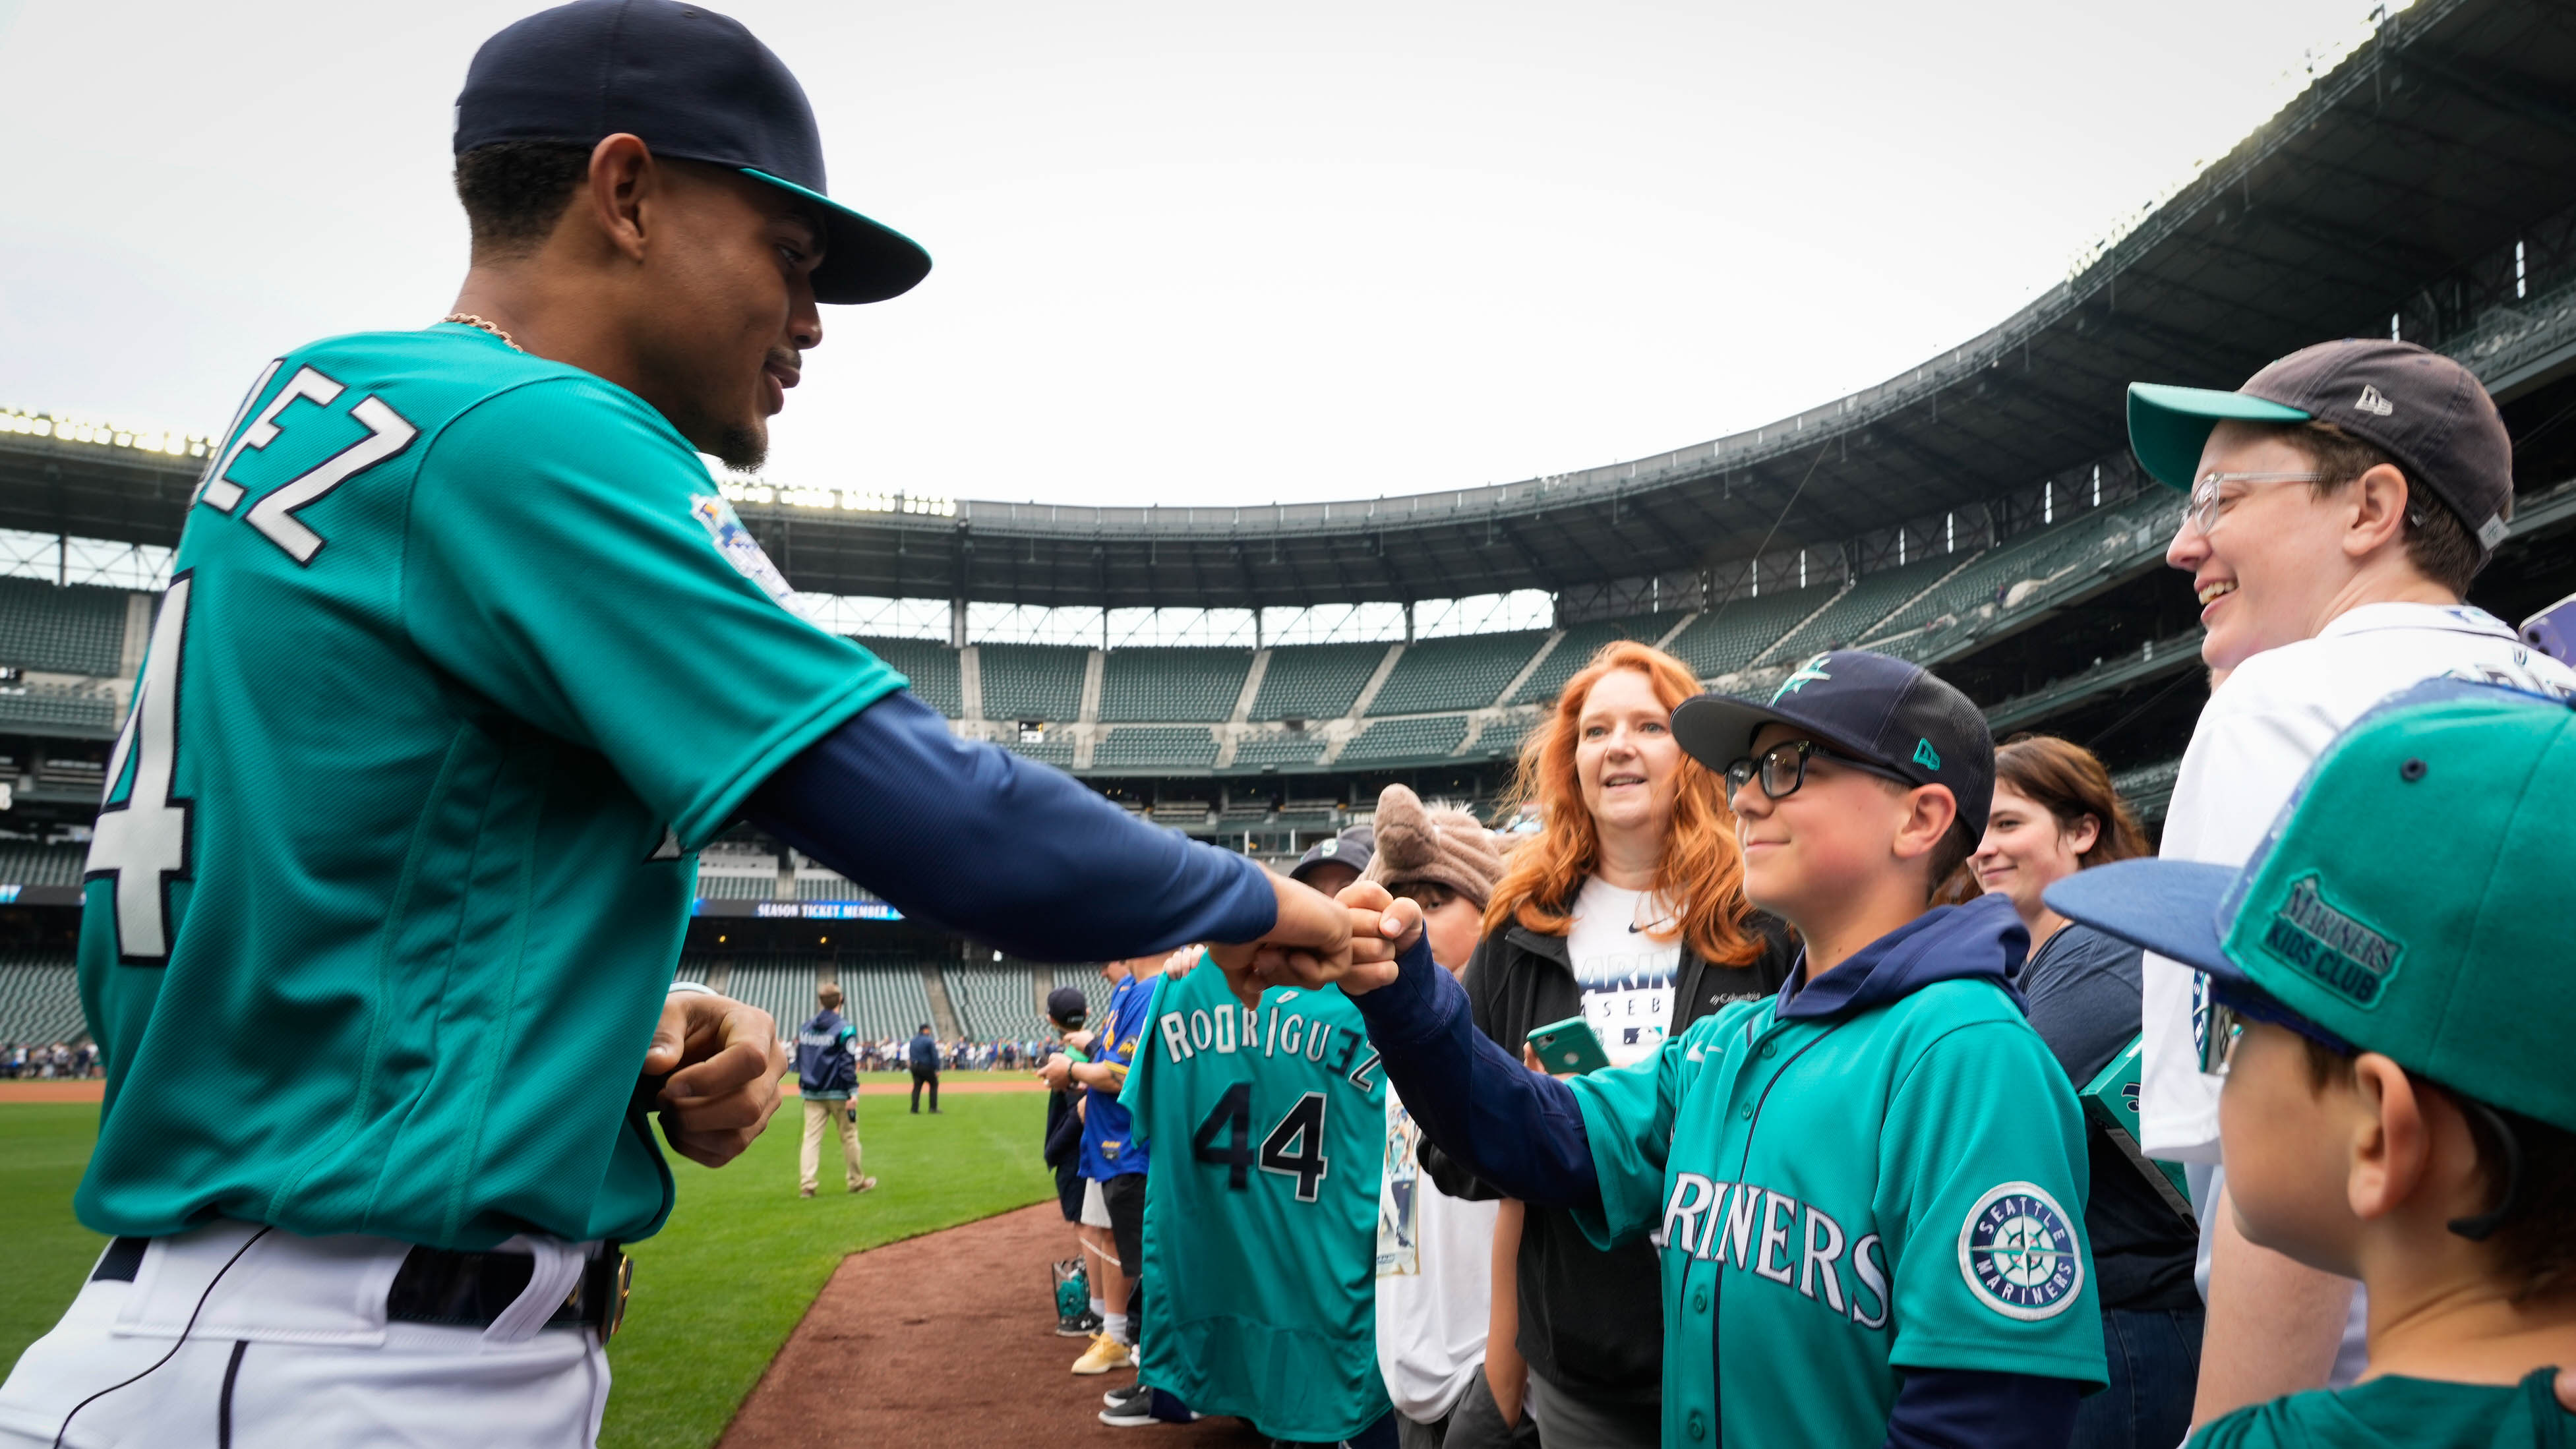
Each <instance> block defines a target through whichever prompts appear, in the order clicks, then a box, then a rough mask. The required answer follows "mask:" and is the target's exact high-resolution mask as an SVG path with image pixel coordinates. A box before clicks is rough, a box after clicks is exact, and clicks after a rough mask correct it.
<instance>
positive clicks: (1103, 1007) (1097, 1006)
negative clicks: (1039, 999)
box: [1055, 966, 1118, 1026]
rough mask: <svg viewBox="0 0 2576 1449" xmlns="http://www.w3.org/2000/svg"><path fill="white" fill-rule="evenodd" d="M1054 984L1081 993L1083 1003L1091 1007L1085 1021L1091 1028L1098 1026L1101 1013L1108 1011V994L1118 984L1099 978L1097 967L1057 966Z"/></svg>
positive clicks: (1116, 987)
mask: <svg viewBox="0 0 2576 1449" xmlns="http://www.w3.org/2000/svg"><path fill="white" fill-rule="evenodd" d="M1055 984H1056V985H1058V986H1071V987H1073V988H1075V989H1077V990H1079V991H1080V992H1081V993H1082V999H1083V1001H1084V1002H1086V1003H1088V1004H1089V1006H1090V1007H1091V1015H1090V1016H1089V1017H1087V1018H1085V1020H1087V1021H1088V1022H1089V1023H1090V1024H1091V1025H1093V1026H1098V1025H1099V1024H1100V1018H1101V1015H1102V1013H1104V1012H1106V1011H1108V1010H1109V993H1110V992H1112V991H1115V990H1117V989H1118V983H1116V982H1114V981H1103V980H1102V979H1101V978H1100V968H1099V967H1097V966H1058V967H1057V968H1055Z"/></svg>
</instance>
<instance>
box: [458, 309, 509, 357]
mask: <svg viewBox="0 0 2576 1449" xmlns="http://www.w3.org/2000/svg"><path fill="white" fill-rule="evenodd" d="M438 320H439V321H441V322H462V323H464V324H465V325H466V326H468V327H480V328H482V329H483V330H484V331H486V332H489V333H491V334H492V335H493V336H495V337H498V338H500V339H501V344H502V345H503V346H505V347H507V348H509V349H510V350H511V351H512V352H525V351H527V350H528V349H526V348H524V347H521V346H520V345H519V344H518V342H517V341H516V340H514V339H513V338H512V337H511V336H510V334H509V333H507V332H504V331H502V330H501V329H500V328H498V327H496V326H494V325H492V324H491V323H490V322H488V321H485V320H484V319H483V318H480V317H477V316H475V315H474V314H473V313H471V312H450V313H448V314H447V315H446V316H444V317H441V318H439V319H438Z"/></svg>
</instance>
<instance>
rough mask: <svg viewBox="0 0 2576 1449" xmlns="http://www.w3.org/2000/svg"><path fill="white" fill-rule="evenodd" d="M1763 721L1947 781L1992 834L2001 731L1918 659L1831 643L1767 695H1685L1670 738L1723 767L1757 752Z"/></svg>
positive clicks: (1904, 771) (1919, 779) (1974, 829)
mask: <svg viewBox="0 0 2576 1449" xmlns="http://www.w3.org/2000/svg"><path fill="white" fill-rule="evenodd" d="M1766 724H1785V725H1789V726H1791V727H1792V728H1796V729H1801V730H1806V731H1808V732H1810V733H1812V734H1813V735H1814V736H1815V737H1816V738H1817V739H1819V740H1821V741H1823V742H1824V743H1825V744H1828V745H1831V746H1833V747H1834V748H1836V749H1838V750H1841V751H1842V752H1843V753H1845V754H1848V755H1851V756H1854V757H1855V758H1858V759H1863V760H1867V761H1868V762H1870V763H1871V764H1873V765H1876V766H1878V767H1879V768H1881V769H1883V770H1886V771H1888V772H1890V773H1891V774H1895V775H1898V776H1901V777H1902V778H1904V779H1908V780H1911V781H1913V782H1914V783H1915V784H1917V785H1944V786H1947V787H1949V791H1950V795H1951V797H1952V798H1953V799H1955V800H1957V801H1958V803H1959V820H1960V823H1962V824H1964V825H1965V826H1967V828H1968V833H1969V834H1971V835H1979V836H1981V835H1984V834H1985V833H1986V811H1987V809H1988V807H1990V806H1991V805H1992V804H1993V803H1994V796H1995V737H1994V735H1993V733H1992V732H1990V731H1989V730H1988V729H1987V728H1986V716H1985V713H1984V711H1982V710H1980V709H1978V708H1977V707H1976V706H1975V705H1973V704H1970V703H1969V702H1968V697H1967V696H1966V695H1964V694H1961V693H1960V692H1959V691H1958V690H1957V689H1956V688H1955V687H1953V686H1952V685H1951V684H1950V683H1949V681H1947V680H1945V679H1943V678H1941V677H1940V676H1939V675H1937V674H1934V673H1932V672H1931V671H1930V670H1928V669H1925V668H1923V667H1921V666H1920V665H1916V664H1910V663H1908V662H1906V661H1905V660H1902V659H1898V658H1896V657H1894V656H1892V655H1887V654H1874V653H1871V652H1870V651H1869V650H1866V649H1828V650H1826V651H1825V652H1824V653H1822V654H1819V655H1816V656H1815V657H1814V658H1811V659H1809V660H1807V661H1806V662H1805V663H1803V664H1800V665H1799V666H1798V667H1797V668H1796V669H1795V670H1793V671H1791V672H1790V675H1789V677H1788V678H1787V679H1784V680H1782V681H1781V682H1780V686H1779V688H1777V689H1775V690H1773V691H1772V692H1771V697H1770V698H1769V699H1767V700H1765V699H1746V698H1740V697H1736V696H1731V695H1722V694H1703V695H1698V696H1696V697H1694V698H1690V699H1686V700H1683V701H1682V702H1681V705H1680V707H1679V708H1677V709H1675V710H1674V711H1673V738H1674V739H1675V740H1676V741H1678V742H1679V743H1680V745H1681V747H1682V748H1683V749H1684V750H1686V751H1688V752H1689V753H1690V756H1691V758H1692V759H1695V760H1697V761H1699V762H1700V763H1701V764H1703V765H1706V766H1708V767H1709V768H1710V769H1712V770H1724V769H1725V768H1726V767H1727V766H1729V765H1731V764H1733V763H1735V762H1736V761H1737V760H1740V759H1742V758H1744V757H1745V756H1746V755H1749V754H1751V753H1752V752H1753V737H1754V736H1755V735H1757V734H1759V733H1761V731H1762V727H1763V726H1764V725H1766Z"/></svg>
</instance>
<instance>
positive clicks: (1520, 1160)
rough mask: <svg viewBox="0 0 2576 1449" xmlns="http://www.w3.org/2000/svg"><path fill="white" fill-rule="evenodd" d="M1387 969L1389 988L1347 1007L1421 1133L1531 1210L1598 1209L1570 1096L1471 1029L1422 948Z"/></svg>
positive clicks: (1459, 998)
mask: <svg viewBox="0 0 2576 1449" xmlns="http://www.w3.org/2000/svg"><path fill="white" fill-rule="evenodd" d="M1396 965H1397V968H1398V970H1397V975H1396V979H1395V980H1394V981H1393V982H1391V983H1389V984H1388V985H1385V986H1381V987H1379V988H1378V989H1377V990H1375V991H1371V992H1366V993H1364V994H1362V995H1358V996H1354V997H1352V998H1351V1004H1352V1005H1354V1006H1356V1007H1358V1008H1359V1012H1360V1016H1361V1017H1362V1018H1363V1019H1364V1020H1366V1021H1367V1023H1368V1033H1369V1045H1370V1046H1372V1047H1375V1048H1376V1049H1377V1053H1378V1060H1379V1062H1381V1063H1382V1064H1383V1065H1384V1066H1385V1067H1386V1079H1387V1081H1388V1083H1389V1084H1390V1085H1392V1086H1393V1087H1394V1088H1395V1091H1396V1095H1397V1096H1399V1097H1402V1098H1403V1099H1404V1109H1405V1111H1407V1112H1409V1113H1411V1114H1412V1115H1413V1120H1414V1121H1415V1122H1416V1123H1418V1124H1420V1126H1421V1128H1422V1135H1423V1136H1424V1137H1426V1138H1428V1139H1429V1140H1430V1141H1431V1142H1433V1143H1434V1144H1436V1145H1437V1146H1438V1147H1439V1149H1440V1150H1441V1151H1442V1152H1445V1153H1447V1154H1448V1155H1449V1156H1451V1157H1453V1158H1455V1159H1457V1160H1458V1161H1459V1162H1460V1163H1461V1164H1462V1165H1464V1166H1465V1167H1466V1169H1467V1170H1468V1171H1470V1172H1472V1173H1474V1174H1475V1175H1476V1176H1477V1177H1479V1178H1481V1179H1483V1180H1484V1181H1485V1182H1487V1183H1490V1184H1492V1185H1493V1186H1494V1187H1495V1188H1497V1189H1499V1190H1500V1191H1501V1192H1502V1193H1504V1194H1505V1195H1506V1196H1509V1197H1516V1198H1519V1199H1520V1200H1521V1201H1523V1202H1527V1203H1535V1204H1537V1205H1539V1206H1541V1207H1577V1206H1582V1205H1585V1204H1590V1203H1597V1202H1598V1201H1600V1198H1601V1179H1600V1177H1599V1176H1598V1175H1597V1174H1596V1173H1595V1171H1594V1170H1593V1166H1592V1146H1591V1142H1590V1139H1589V1138H1587V1137H1586V1136H1585V1135H1584V1131H1583V1111H1582V1109H1581V1108H1579V1107H1577V1106H1576V1105H1575V1102H1574V1093H1573V1092H1572V1091H1570V1090H1568V1089H1567V1087H1566V1085H1565V1083H1563V1082H1560V1081H1558V1080H1557V1079H1555V1078H1554V1077H1549V1076H1542V1075H1540V1074H1539V1073H1537V1072H1533V1071H1531V1070H1530V1069H1529V1068H1528V1067H1526V1066H1524V1065H1522V1064H1521V1063H1520V1062H1518V1061H1515V1060H1514V1059H1513V1058H1512V1056H1511V1054H1510V1053H1508V1052H1506V1051H1504V1050H1503V1049H1502V1048H1501V1047H1499V1046H1496V1045H1495V1044H1494V1041H1493V1038H1491V1037H1488V1036H1486V1035H1485V1034H1484V1033H1483V1032H1481V1031H1478V1030H1476V1022H1475V1017H1474V1015H1473V1014H1472V1013H1471V1012H1470V1011H1469V1010H1468V1008H1467V992H1466V989H1465V988H1464V987H1461V986H1460V985H1459V984H1458V982H1457V980H1456V978H1454V977H1452V976H1451V975H1450V974H1449V973H1448V972H1446V971H1444V970H1442V969H1440V967H1439V965H1438V964H1437V963H1435V962H1433V961H1432V959H1431V947H1430V945H1429V944H1428V942H1427V941H1425V940H1421V939H1417V940H1416V941H1415V942H1414V943H1413V946H1412V947H1411V948H1410V949H1409V950H1407V951H1405V952H1404V953H1403V954H1402V955H1401V956H1399V957H1398V958H1397V960H1396Z"/></svg>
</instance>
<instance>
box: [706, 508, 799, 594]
mask: <svg viewBox="0 0 2576 1449" xmlns="http://www.w3.org/2000/svg"><path fill="white" fill-rule="evenodd" d="M689 516H690V517H692V518H694V519H696V520H697V521H698V522H699V523H701V524H704V525H705V526H706V530H707V536H708V537H709V538H711V539H713V540H714V541H715V546H716V552H718V553H720V554H723V555H724V558H725V562H726V563H729V564H732V565H733V566H734V571H735V572H736V573H739V574H741V575H742V576H743V577H744V578H747V579H749V580H751V581H752V582H753V583H755V584H758V585H760V589H761V592H762V593H765V594H767V595H769V597H771V598H773V599H775V600H777V601H778V602H779V603H781V604H784V603H786V602H787V596H788V595H789V594H792V593H794V592H796V591H795V590H794V589H793V588H790V587H789V586H788V583H787V576H786V575H784V574H782V573H780V572H779V571H778V566H777V565H776V564H773V563H771V562H770V561H769V555H767V554H765V553H762V552H761V551H760V545H759V543H758V542H756V541H755V540H754V539H753V538H752V536H751V530H749V529H747V528H745V527H743V526H742V519H741V518H740V517H739V516H738V515H736V514H735V513H734V511H733V505H732V504H730V503H727V502H726V501H725V500H724V496H723V495H722V494H717V493H692V494H690V495H689Z"/></svg>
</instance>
